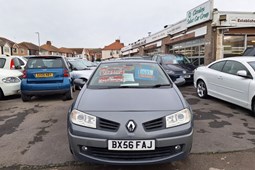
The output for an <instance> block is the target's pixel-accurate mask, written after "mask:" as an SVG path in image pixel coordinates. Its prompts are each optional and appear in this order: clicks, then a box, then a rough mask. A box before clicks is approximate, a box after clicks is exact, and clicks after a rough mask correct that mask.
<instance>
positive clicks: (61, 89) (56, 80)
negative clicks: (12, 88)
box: [21, 56, 73, 101]
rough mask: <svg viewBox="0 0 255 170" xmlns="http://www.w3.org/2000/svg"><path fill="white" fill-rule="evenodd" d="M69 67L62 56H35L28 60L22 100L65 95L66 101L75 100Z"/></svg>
mask: <svg viewBox="0 0 255 170" xmlns="http://www.w3.org/2000/svg"><path fill="white" fill-rule="evenodd" d="M72 84H73V83H72V79H71V77H70V74H69V67H68V65H67V62H66V60H65V58H64V57H62V56H33V57H30V58H29V59H28V62H27V65H26V67H25V70H24V75H23V79H22V82H21V98H22V100H23V101H29V100H31V97H32V96H41V95H52V94H63V95H64V96H65V99H66V100H70V99H72V98H73V91H72Z"/></svg>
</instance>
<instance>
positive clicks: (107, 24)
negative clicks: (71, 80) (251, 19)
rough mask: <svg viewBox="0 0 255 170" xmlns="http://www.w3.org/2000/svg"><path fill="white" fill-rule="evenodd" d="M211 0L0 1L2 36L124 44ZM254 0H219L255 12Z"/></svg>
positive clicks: (225, 6) (222, 5)
mask: <svg viewBox="0 0 255 170" xmlns="http://www.w3.org/2000/svg"><path fill="white" fill-rule="evenodd" d="M205 1H206V0H0V4H1V5H0V13H1V16H0V21H1V23H0V36H1V37H6V38H8V39H10V40H13V41H15V42H22V41H29V42H32V43H35V44H38V40H37V35H36V34H35V32H40V39H41V44H44V43H45V42H46V41H47V40H50V41H52V43H53V45H55V46H57V47H87V48H91V47H95V48H98V47H104V46H105V45H108V44H110V43H112V42H113V41H114V40H115V39H118V38H120V40H121V41H122V42H124V43H125V44H129V43H131V42H134V41H136V40H138V39H140V38H142V37H145V36H147V33H148V32H152V33H155V32H157V31H160V30H162V29H163V26H164V25H167V24H173V23H176V22H178V21H180V20H182V19H184V18H185V17H186V12H187V11H188V10H190V9H192V8H194V7H196V6H198V5H200V4H202V3H203V2H205ZM254 4H255V2H254V0H214V7H215V8H218V10H221V11H249V12H255V8H254Z"/></svg>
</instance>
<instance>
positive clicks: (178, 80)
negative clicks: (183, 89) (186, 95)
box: [174, 77, 186, 86]
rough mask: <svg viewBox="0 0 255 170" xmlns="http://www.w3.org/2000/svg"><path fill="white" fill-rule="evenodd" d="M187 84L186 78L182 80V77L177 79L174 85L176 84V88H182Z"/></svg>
mask: <svg viewBox="0 0 255 170" xmlns="http://www.w3.org/2000/svg"><path fill="white" fill-rule="evenodd" d="M185 83H186V80H185V79H184V78H182V77H180V78H177V79H176V80H175V81H174V84H175V85H176V86H182V85H184V84H185Z"/></svg>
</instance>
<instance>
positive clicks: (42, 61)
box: [26, 57, 64, 68]
mask: <svg viewBox="0 0 255 170" xmlns="http://www.w3.org/2000/svg"><path fill="white" fill-rule="evenodd" d="M26 67H27V68H63V67H64V63H63V60H62V58H60V57H45V58H43V57H33V58H29V59H28V62H27V66H26Z"/></svg>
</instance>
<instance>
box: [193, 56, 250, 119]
mask: <svg viewBox="0 0 255 170" xmlns="http://www.w3.org/2000/svg"><path fill="white" fill-rule="evenodd" d="M254 70H255V58H254V57H231V58H225V59H221V60H217V61H215V62H213V63H211V64H209V65H208V66H203V67H198V68H197V69H196V70H195V75H194V86H195V87H196V89H197V94H198V96H199V97H201V98H206V97H207V95H210V96H213V97H216V98H219V99H222V100H225V101H227V102H230V103H233V104H236V105H239V106H241V107H244V108H247V109H249V110H251V111H252V114H253V115H254V116H255V79H254V78H255V72H254Z"/></svg>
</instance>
